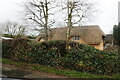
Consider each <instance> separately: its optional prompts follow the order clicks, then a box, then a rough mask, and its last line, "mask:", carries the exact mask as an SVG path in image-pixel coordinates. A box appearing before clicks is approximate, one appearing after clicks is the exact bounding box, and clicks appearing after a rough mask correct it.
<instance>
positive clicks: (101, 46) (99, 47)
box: [70, 38, 104, 50]
mask: <svg viewBox="0 0 120 80" xmlns="http://www.w3.org/2000/svg"><path fill="white" fill-rule="evenodd" d="M70 40H71V41H72V38H70ZM75 42H79V43H83V44H86V45H88V44H87V43H86V42H85V41H84V40H83V39H82V38H80V40H75ZM89 46H93V47H95V48H96V49H99V50H103V48H104V46H103V40H101V43H100V44H94V45H89Z"/></svg>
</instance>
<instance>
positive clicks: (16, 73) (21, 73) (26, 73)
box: [1, 64, 67, 79]
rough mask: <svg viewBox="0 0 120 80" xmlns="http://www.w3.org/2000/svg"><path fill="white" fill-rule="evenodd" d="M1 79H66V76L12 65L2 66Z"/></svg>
mask: <svg viewBox="0 0 120 80" xmlns="http://www.w3.org/2000/svg"><path fill="white" fill-rule="evenodd" d="M1 69H2V78H20V79H21V78H67V77H66V76H61V75H56V74H51V73H46V72H39V71H33V70H26V69H23V68H19V67H15V66H13V65H8V64H2V68H1Z"/></svg>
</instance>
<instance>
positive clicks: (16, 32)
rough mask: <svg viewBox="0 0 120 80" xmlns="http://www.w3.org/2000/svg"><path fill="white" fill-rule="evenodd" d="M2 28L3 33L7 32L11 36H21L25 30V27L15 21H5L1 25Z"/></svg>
mask: <svg viewBox="0 0 120 80" xmlns="http://www.w3.org/2000/svg"><path fill="white" fill-rule="evenodd" d="M1 27H2V28H3V34H8V35H11V36H23V35H25V32H26V27H25V26H24V25H21V24H19V23H17V22H11V21H8V22H5V23H3V24H2V25H1Z"/></svg>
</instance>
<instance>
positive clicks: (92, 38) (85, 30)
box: [49, 25, 105, 44]
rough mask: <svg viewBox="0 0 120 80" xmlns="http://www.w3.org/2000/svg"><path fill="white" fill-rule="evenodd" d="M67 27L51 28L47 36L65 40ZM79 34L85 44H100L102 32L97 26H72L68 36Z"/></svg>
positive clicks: (52, 38) (51, 38)
mask: <svg viewBox="0 0 120 80" xmlns="http://www.w3.org/2000/svg"><path fill="white" fill-rule="evenodd" d="M66 32H67V27H61V28H52V29H51V31H50V33H51V35H50V36H49V39H50V40H66ZM72 36H80V38H81V39H83V40H84V41H85V42H86V43H87V44H100V43H101V40H102V38H103V36H105V34H104V32H103V31H102V30H101V29H100V27H99V26H97V25H93V26H79V27H73V28H72V30H71V34H70V37H72Z"/></svg>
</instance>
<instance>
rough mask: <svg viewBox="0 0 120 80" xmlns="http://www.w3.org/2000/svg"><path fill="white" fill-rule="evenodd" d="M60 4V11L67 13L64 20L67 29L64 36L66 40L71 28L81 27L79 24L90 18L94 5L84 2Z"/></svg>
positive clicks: (76, 1) (73, 1)
mask: <svg viewBox="0 0 120 80" xmlns="http://www.w3.org/2000/svg"><path fill="white" fill-rule="evenodd" d="M62 3H63V5H62V10H63V11H64V12H67V13H66V15H67V17H66V18H65V19H64V20H65V21H66V23H67V27H68V29H67V35H66V37H67V40H68V39H69V36H70V32H71V29H72V28H73V26H74V25H81V22H83V21H84V20H85V19H88V18H90V17H91V15H92V13H93V12H94V9H93V6H94V5H93V4H92V3H90V2H88V1H86V0H67V1H64V2H62Z"/></svg>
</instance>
